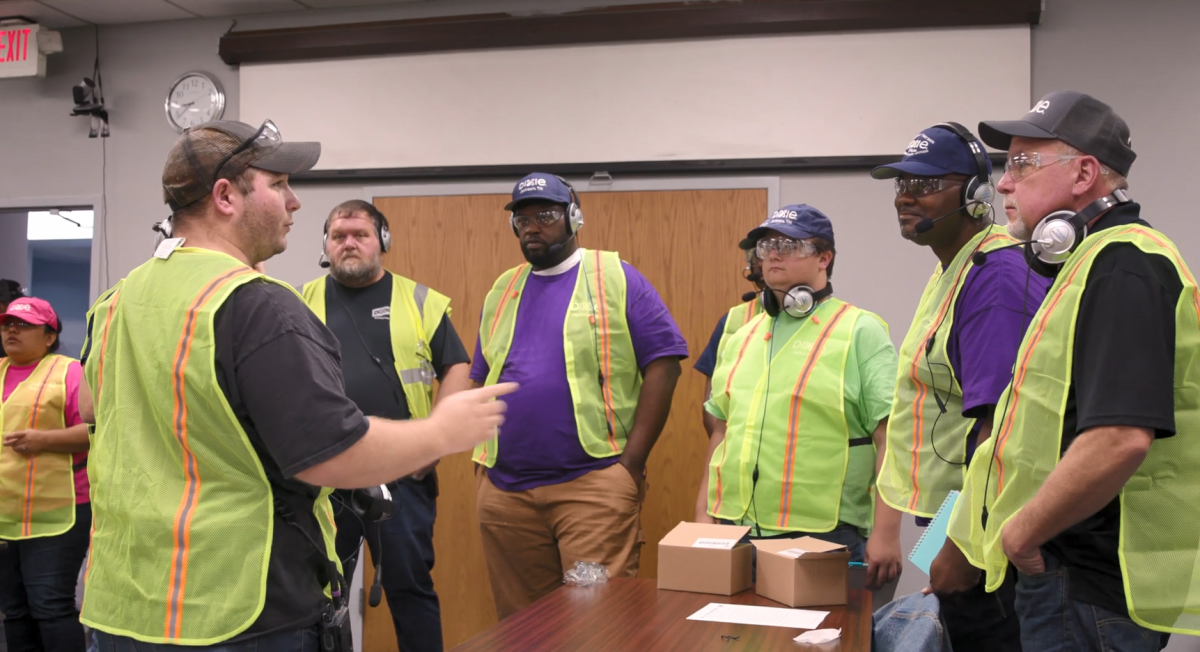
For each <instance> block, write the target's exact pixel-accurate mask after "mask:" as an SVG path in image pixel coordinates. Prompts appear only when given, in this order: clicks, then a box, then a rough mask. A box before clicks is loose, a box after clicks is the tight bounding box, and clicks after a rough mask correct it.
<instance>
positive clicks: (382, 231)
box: [317, 201, 392, 268]
mask: <svg viewBox="0 0 1200 652" xmlns="http://www.w3.org/2000/svg"><path fill="white" fill-rule="evenodd" d="M359 211H362V212H364V213H366V214H367V217H370V218H371V221H372V222H374V224H375V235H377V236H379V251H380V252H381V253H385V254H386V253H387V252H388V250H390V249H391V248H392V231H391V229H390V228H388V219H387V216H386V215H384V214H383V212H382V211H380V210H379V209H378V208H375V206H374V205H373V204H370V203H367V202H365V201H364V202H358V201H356V202H355V206H354V208H353V209H352V210H351V212H352V213H357V212H359ZM332 218H333V216H332V215H330V216H329V217H328V218H326V219H325V232H324V235H322V236H321V256H320V257H319V258H317V264H318V265H320V266H321V267H326V268H327V267H329V266H330V264H331V263H330V262H329V255H328V254H327V253H325V245H326V244H327V243H328V242H329V223H330V222H332V221H333V219H332Z"/></svg>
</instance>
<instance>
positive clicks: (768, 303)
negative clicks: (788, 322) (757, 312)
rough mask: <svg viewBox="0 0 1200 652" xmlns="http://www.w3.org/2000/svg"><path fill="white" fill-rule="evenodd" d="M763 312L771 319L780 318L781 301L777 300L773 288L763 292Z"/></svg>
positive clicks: (765, 289)
mask: <svg viewBox="0 0 1200 652" xmlns="http://www.w3.org/2000/svg"><path fill="white" fill-rule="evenodd" d="M762 304H763V312H765V313H767V315H769V316H771V317H778V316H779V300H778V299H776V298H775V293H774V292H773V291H772V290H771V288H763V290H762Z"/></svg>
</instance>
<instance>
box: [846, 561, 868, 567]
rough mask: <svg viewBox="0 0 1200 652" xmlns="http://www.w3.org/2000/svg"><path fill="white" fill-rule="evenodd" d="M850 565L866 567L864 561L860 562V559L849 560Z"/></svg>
mask: <svg viewBox="0 0 1200 652" xmlns="http://www.w3.org/2000/svg"><path fill="white" fill-rule="evenodd" d="M850 565H851V566H861V567H863V568H866V567H867V565H866V563H864V562H861V561H852V562H850Z"/></svg>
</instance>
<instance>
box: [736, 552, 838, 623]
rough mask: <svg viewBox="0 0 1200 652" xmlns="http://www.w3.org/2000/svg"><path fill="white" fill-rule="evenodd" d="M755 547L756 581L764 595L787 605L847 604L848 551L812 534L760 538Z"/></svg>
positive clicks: (757, 589) (759, 590)
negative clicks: (756, 551) (756, 553)
mask: <svg viewBox="0 0 1200 652" xmlns="http://www.w3.org/2000/svg"><path fill="white" fill-rule="evenodd" d="M752 543H753V544H754V546H755V547H756V548H758V584H757V586H756V587H755V591H756V592H757V593H758V594H759V595H761V596H763V597H764V598H770V599H772V600H774V601H776V602H782V603H783V604H786V605H787V606H789V607H816V606H826V605H838V604H846V593H847V583H848V572H849V570H850V551H849V550H847V549H846V546H843V545H840V544H837V543H829V542H828V541H822V540H820V539H814V538H813V537H800V538H798V539H763V540H761V541H754V542H752Z"/></svg>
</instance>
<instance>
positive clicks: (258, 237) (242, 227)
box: [237, 204, 287, 266]
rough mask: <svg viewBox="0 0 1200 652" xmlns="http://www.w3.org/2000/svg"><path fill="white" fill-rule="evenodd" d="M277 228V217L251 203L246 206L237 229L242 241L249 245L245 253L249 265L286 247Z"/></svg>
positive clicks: (285, 242) (278, 252)
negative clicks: (248, 259)
mask: <svg viewBox="0 0 1200 652" xmlns="http://www.w3.org/2000/svg"><path fill="white" fill-rule="evenodd" d="M279 228H280V227H279V220H278V218H275V217H273V216H272V215H270V214H269V213H268V212H267V211H265V210H262V209H260V208H259V207H258V206H255V205H253V204H251V205H248V206H247V207H246V212H245V213H244V214H243V216H242V220H241V221H240V222H239V224H238V227H237V231H238V233H239V235H240V236H241V238H242V241H243V242H246V243H247V244H248V245H249V247H250V250H249V251H246V252H245V253H246V254H247V256H248V257H249V258H250V259H251V260H250V265H251V266H253V265H257V264H258V263H261V262H263V261H264V260H268V259H270V258H271V257H272V256H275V255H276V254H281V253H283V252H284V250H286V249H287V239H286V238H282V239H280V238H279ZM280 240H282V242H281V241H280Z"/></svg>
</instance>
